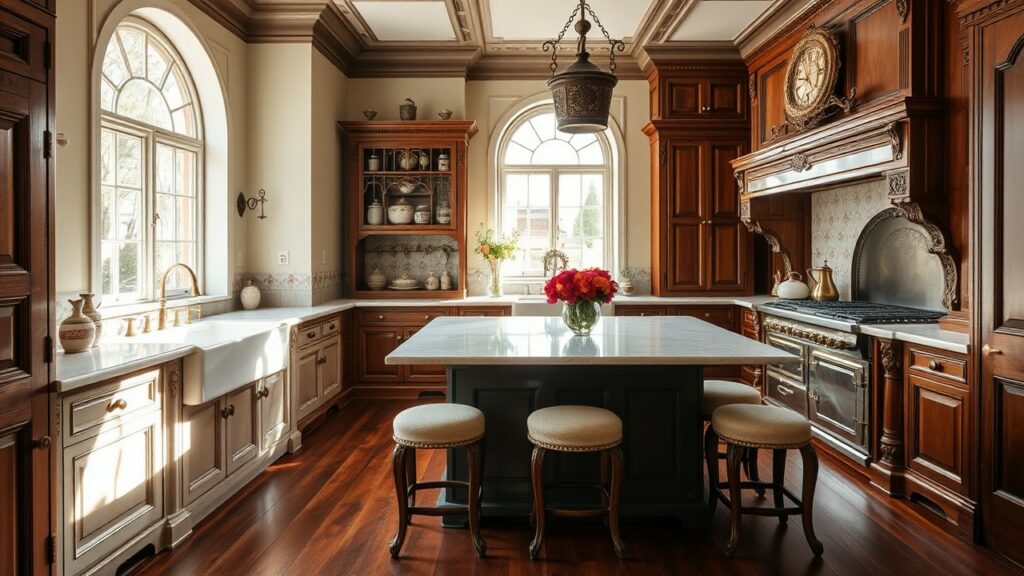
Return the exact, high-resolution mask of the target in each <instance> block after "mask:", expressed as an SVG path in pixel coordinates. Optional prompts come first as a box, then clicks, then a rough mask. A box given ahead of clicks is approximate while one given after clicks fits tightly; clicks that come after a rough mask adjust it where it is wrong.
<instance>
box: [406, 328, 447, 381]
mask: <svg viewBox="0 0 1024 576" xmlns="http://www.w3.org/2000/svg"><path fill="white" fill-rule="evenodd" d="M418 330H419V329H418V328H406V329H405V330H404V331H403V334H402V337H403V339H405V340H408V339H409V338H412V335H413V334H415V333H416V332H417V331H418ZM405 380H406V382H408V383H409V384H424V383H429V384H436V383H440V384H443V383H445V382H447V377H446V375H445V370H444V366H443V365H442V364H410V365H408V366H406V367H405Z"/></svg>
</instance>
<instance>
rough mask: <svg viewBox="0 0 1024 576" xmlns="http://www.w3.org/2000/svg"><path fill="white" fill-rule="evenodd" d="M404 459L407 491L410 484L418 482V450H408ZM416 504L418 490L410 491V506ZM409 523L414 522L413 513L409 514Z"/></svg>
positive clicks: (412, 506)
mask: <svg viewBox="0 0 1024 576" xmlns="http://www.w3.org/2000/svg"><path fill="white" fill-rule="evenodd" d="M404 459H405V483H406V484H405V485H406V491H408V487H409V486H413V485H415V484H416V450H415V449H412V450H406V452H405V456H404ZM415 506H416V492H415V491H410V492H409V508H414V507H415ZM407 523H408V524H412V514H409V515H408V522H407Z"/></svg>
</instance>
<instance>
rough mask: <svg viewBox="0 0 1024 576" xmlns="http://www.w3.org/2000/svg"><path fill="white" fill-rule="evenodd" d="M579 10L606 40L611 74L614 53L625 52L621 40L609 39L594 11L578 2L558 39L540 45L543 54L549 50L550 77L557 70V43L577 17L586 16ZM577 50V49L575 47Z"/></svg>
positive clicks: (614, 65) (585, 4)
mask: <svg viewBox="0 0 1024 576" xmlns="http://www.w3.org/2000/svg"><path fill="white" fill-rule="evenodd" d="M581 9H582V10H586V12H587V14H590V18H591V20H593V21H594V23H595V24H597V27H598V28H600V29H601V33H602V34H604V37H605V39H606V40H608V45H609V47H610V49H609V51H608V61H609V65H608V67H609V69H610V70H611V71H612V72H615V68H616V67H617V64H616V63H615V52H616V51H619V52H625V51H626V43H625V42H623V41H622V40H615V39H613V38H612V37H611V34H609V33H608V30H607V29H606V28H605V27H604V25H603V24H601V19H600V18H598V17H597V14H596V13H595V12H594V9H593V8H591V7H590V4H589V3H587V2H585V1H584V2H580V4H579V6H576V9H574V10H573V11H572V14H570V15H569V20H567V21H566V23H565V26H563V27H562V31H561V32H559V33H558V37H557V38H555V39H554V40H548V41H546V42H544V44H543V45H542V46H543V48H544V51H545V52H547V51H548V50H551V64H549V65H548V68H550V69H551V74H552V75H554V74H555V72H556V71H557V70H558V49H559V47H558V43H559V42H561V41H562V37H564V36H565V33H566V32H567V31H568V30H569V27H570V26H572V23H573V21H574V20H576V17H577V16H581V17H585V16H586V15H584V14H581V13H580V12H581ZM577 49H579V48H578V47H577Z"/></svg>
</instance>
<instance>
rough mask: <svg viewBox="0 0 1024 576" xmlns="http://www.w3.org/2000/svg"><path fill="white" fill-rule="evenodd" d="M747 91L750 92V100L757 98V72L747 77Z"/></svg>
mask: <svg viewBox="0 0 1024 576" xmlns="http://www.w3.org/2000/svg"><path fill="white" fill-rule="evenodd" d="M747 92H749V93H750V101H751V102H753V101H754V100H757V74H751V75H750V76H748V77H747Z"/></svg>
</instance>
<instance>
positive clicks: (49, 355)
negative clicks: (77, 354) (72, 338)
mask: <svg viewBox="0 0 1024 576" xmlns="http://www.w3.org/2000/svg"><path fill="white" fill-rule="evenodd" d="M53 353H54V350H53V336H45V337H44V338H43V362H46V363H47V364H52V363H53V355H54V354H53Z"/></svg>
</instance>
